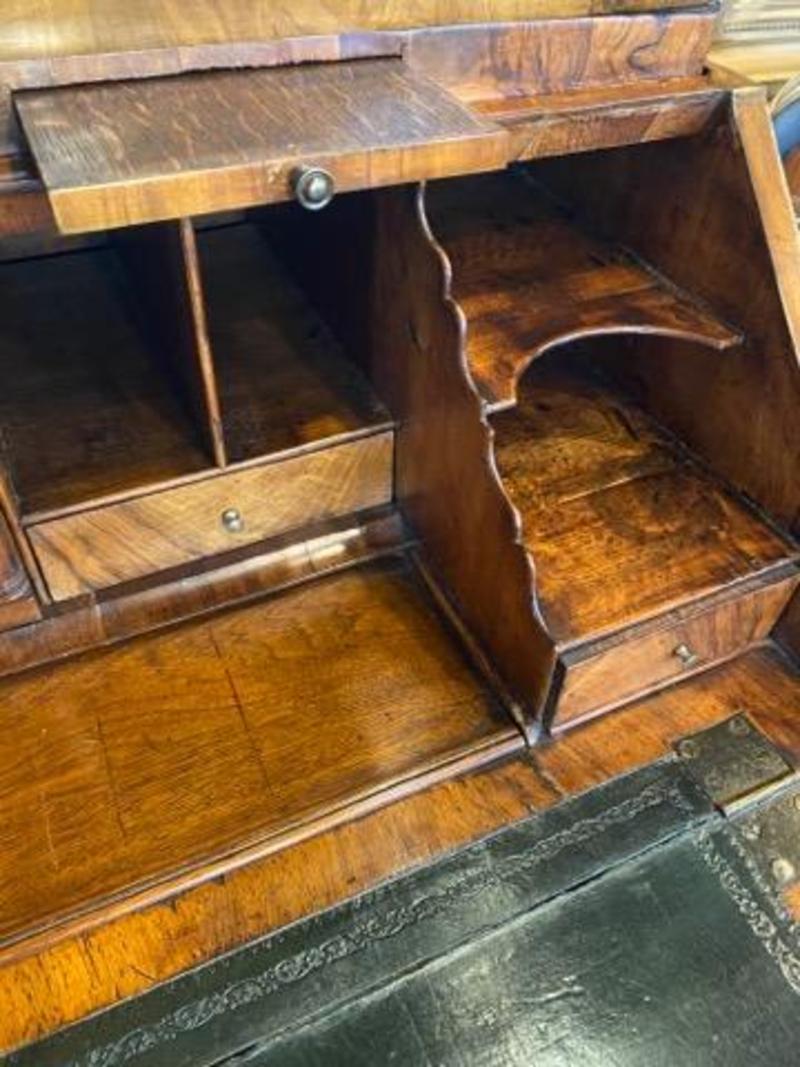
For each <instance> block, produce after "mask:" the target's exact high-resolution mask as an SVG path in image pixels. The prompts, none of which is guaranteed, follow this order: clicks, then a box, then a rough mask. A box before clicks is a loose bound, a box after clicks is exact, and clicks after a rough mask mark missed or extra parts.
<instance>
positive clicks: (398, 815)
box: [0, 756, 558, 1050]
mask: <svg viewBox="0 0 800 1067" xmlns="http://www.w3.org/2000/svg"><path fill="white" fill-rule="evenodd" d="M557 796H558V794H557V793H556V792H555V790H553V789H552V788H551V787H550V786H549V785H548V783H547V782H546V781H545V780H544V778H543V777H541V776H540V775H538V774H537V773H536V771H535V770H534V769H533V767H532V766H531V764H530V762H529V761H528V759H527V758H525V757H523V756H519V757H517V758H515V759H513V760H512V761H510V762H504V763H501V764H500V765H498V766H495V767H492V768H491V769H489V770H487V771H480V772H477V773H473V774H470V775H467V776H464V777H459V778H456V779H452V780H450V781H447V782H445V783H443V784H440V785H436V786H434V787H433V788H430V789H427V790H425V791H424V792H420V793H417V794H412V795H411V796H409V797H407V798H405V799H401V800H397V801H395V802H394V803H391V804H389V805H387V806H386V807H383V808H381V809H380V810H379V811H376V812H373V813H372V814H368V815H366V816H365V817H364V818H362V819H359V820H356V821H351V822H348V823H347V824H345V825H343V826H340V827H338V828H336V829H335V830H328V831H326V832H324V833H321V834H319V835H317V836H315V837H313V838H311V839H309V840H306V841H303V842H301V843H298V844H296V845H294V846H293V847H291V848H289V849H285V850H282V851H280V852H277V853H275V854H273V855H271V856H268V857H266V858H264V859H261V860H256V861H254V862H252V863H251V864H249V865H247V866H245V867H242V868H241V869H240V870H238V871H235V872H231V873H230V874H229V875H228V876H227V877H226V878H224V879H223V878H221V879H216V880H213V881H206V882H204V883H203V884H202V885H199V886H193V887H189V888H187V889H186V890H184V891H183V892H180V893H178V894H176V895H174V896H173V897H171V898H170V899H169V900H167V901H164V903H163V904H161V905H157V906H155V907H151V908H149V909H147V910H141V909H140V910H137V911H134V912H132V913H130V914H128V915H125V916H122V917H118V918H116V919H109V921H107V922H106V923H104V924H103V925H102V926H99V927H98V928H96V929H94V930H90V931H88V932H85V933H83V934H82V935H80V936H69V937H63V936H62V937H60V938H59V937H57V936H56V932H55V931H54V936H53V938H52V940H51V943H50V944H49V945H44V946H39V948H38V950H37V949H36V948H35V946H34V945H33V944H32V943H20V944H19V945H18V946H16V955H17V957H18V958H17V959H13V957H12V953H11V950H10V949H7V950H6V951H5V952H3V953H2V955H1V956H0V1004H2V1007H3V1010H2V1011H1V1012H0V1049H2V1050H7V1049H9V1048H12V1047H13V1046H15V1045H17V1044H20V1043H22V1042H26V1041H29V1040H32V1039H34V1038H35V1037H36V1036H38V1035H41V1034H43V1033H47V1032H48V1031H51V1030H54V1029H57V1028H60V1027H62V1026H65V1025H68V1024H69V1023H70V1022H74V1021H76V1020H77V1019H79V1018H81V1017H83V1016H85V1015H87V1014H89V1013H91V1012H92V1011H95V1010H97V1009H98V1008H101V1007H105V1006H107V1005H109V1004H111V1003H114V1002H115V1001H117V1000H118V999H119V998H121V997H126V996H134V995H136V994H137V993H141V992H143V991H145V990H146V989H148V988H150V987H151V986H152V985H153V984H154V982H158V981H164V980H165V979H167V978H169V977H171V976H173V975H175V974H178V973H180V972H181V971H184V970H187V969H189V968H191V967H193V966H196V965H197V964H199V963H201V962H203V961H205V960H206V959H209V958H211V957H213V956H215V955H217V954H218V953H221V952H224V951H226V950H228V949H232V948H235V947H237V946H238V945H241V944H244V943H245V942H247V941H248V940H249V939H251V938H255V937H259V936H261V935H262V934H264V933H266V932H268V931H270V930H273V929H275V928H278V927H282V926H285V925H286V924H288V923H290V922H292V921H293V920H294V919H297V918H300V917H302V916H304V915H308V914H309V913H312V912H314V911H317V910H318V909H321V908H325V907H328V906H332V905H334V904H336V903H338V901H339V900H341V899H342V898H344V897H350V896H352V895H354V894H356V893H358V892H360V891H362V890H365V889H367V888H369V887H370V886H373V885H375V884H376V883H379V882H381V881H384V880H385V879H387V878H389V877H391V876H392V875H393V874H394V873H395V872H400V871H403V870H407V869H409V868H412V867H414V866H416V865H417V864H422V863H425V862H427V861H430V860H432V859H434V858H435V857H437V856H438V855H440V854H441V853H443V852H447V851H449V850H450V849H452V848H455V847H458V846H459V845H461V844H464V843H466V842H468V841H472V840H474V839H475V838H478V837H480V836H481V835H483V834H487V833H490V832H491V831H493V830H495V829H497V828H499V827H500V826H503V825H505V824H507V823H509V822H513V821H515V820H518V819H520V818H523V817H524V816H526V815H528V814H530V813H531V812H533V811H535V810H537V809H540V808H543V807H545V806H547V805H549V804H550V803H552V801H553V799H554V798H555V797H557ZM167 946H168V950H166V947H167Z"/></svg>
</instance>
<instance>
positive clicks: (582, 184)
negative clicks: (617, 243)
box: [537, 88, 800, 529]
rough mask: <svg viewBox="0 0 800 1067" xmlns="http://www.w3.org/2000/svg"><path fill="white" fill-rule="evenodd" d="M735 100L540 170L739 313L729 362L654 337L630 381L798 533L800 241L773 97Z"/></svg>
mask: <svg viewBox="0 0 800 1067" xmlns="http://www.w3.org/2000/svg"><path fill="white" fill-rule="evenodd" d="M731 100H732V103H731V105H730V106H729V109H728V110H727V112H726V114H725V115H723V116H722V117H721V119H720V121H719V122H718V123H715V124H713V125H712V127H711V128H710V129H709V130H708V131H707V133H706V134H704V135H701V136H700V137H695V138H688V139H686V140H683V141H675V142H671V143H670V144H669V145H668V146H665V145H660V144H650V145H641V146H638V147H633V148H623V149H620V151H619V152H613V153H606V154H601V153H598V154H593V153H592V154H590V155H588V156H576V157H573V158H572V159H570V161H569V165H568V166H565V165H564V164H562V163H561V162H559V161H541V162H540V163H539V164H537V168H538V169H537V174H538V176H539V177H540V179H541V180H544V181H547V182H548V183H549V184H550V185H551V187H552V188H553V190H554V191H555V192H556V193H558V194H559V195H561V196H563V197H566V198H568V199H570V200H571V201H572V202H573V204H574V206H575V207H576V208H577V209H578V210H579V211H580V212H581V213H582V214H583V215H585V216H587V217H591V218H592V220H593V222H594V224H595V225H597V226H599V227H601V228H603V229H604V230H606V231H607V232H610V233H613V234H614V235H615V237H616V238H617V239H619V240H621V241H623V242H624V243H625V244H627V245H629V246H630V247H632V248H633V249H634V250H635V251H636V252H637V253H639V254H640V255H642V256H644V257H645V258H646V259H647V260H648V262H650V263H652V264H653V265H654V266H655V267H656V268H657V269H659V270H661V271H664V272H665V273H666V274H667V275H668V276H669V277H670V278H671V280H672V281H674V282H675V283H676V284H678V285H681V286H683V287H685V288H687V289H689V290H690V291H691V292H692V293H694V294H697V295H698V296H699V297H701V298H702V299H704V300H706V301H708V302H709V303H711V304H712V305H713V307H714V308H715V310H716V311H717V312H718V313H719V314H720V315H722V316H723V317H728V316H733V317H734V318H735V321H736V323H737V325H738V326H740V327H741V328H742V330H743V331H744V334H745V336H746V338H747V343H746V344H745V345H743V346H742V347H741V348H739V349H737V350H735V351H731V352H729V353H728V354H727V355H726V357H725V359H719V358H718V357H717V356H715V355H714V354H713V353H707V352H703V351H702V350H699V349H698V350H697V351H696V353H694V354H693V356H692V358H691V361H687V360H686V358H685V353H684V351H683V350H682V349H680V348H679V347H678V346H675V345H673V344H672V343H671V342H669V341H667V340H664V339H659V338H652V339H647V340H641V341H638V340H637V348H636V352H635V353H632V354H630V355H629V356H628V357H627V358H626V359H625V360H624V361H621V365H620V366H619V373H620V376H621V377H622V378H623V380H624V381H625V382H626V383H627V384H628V386H629V387H631V388H634V387H635V388H637V389H638V392H639V395H640V396H641V397H642V400H643V403H644V404H645V406H647V408H648V409H649V410H651V411H653V413H654V414H655V415H656V416H657V417H658V418H659V419H660V420H661V421H662V422H663V423H664V424H665V425H667V426H668V427H669V428H670V429H671V430H672V431H673V432H675V433H676V434H677V435H678V436H679V437H680V438H681V439H682V440H684V441H685V442H686V443H687V444H688V445H689V446H690V447H691V448H693V449H694V450H695V451H696V452H697V453H698V454H699V455H700V456H702V457H703V458H704V459H705V460H706V461H707V462H708V463H709V464H710V465H711V466H713V467H714V469H715V470H717V471H719V472H720V473H721V474H722V475H723V476H724V477H725V478H726V479H728V480H729V481H731V482H732V483H733V484H734V485H736V486H738V487H739V488H740V489H742V490H744V491H745V492H746V493H747V494H748V495H749V496H750V497H751V498H752V499H753V500H755V501H757V502H758V503H759V504H760V506H761V507H762V508H764V510H765V511H766V512H768V513H769V514H770V515H772V517H773V518H774V519H776V520H777V521H778V522H780V523H782V524H783V525H784V526H786V527H787V528H790V529H791V528H793V527H794V528H795V529H798V528H800V527H798V522H800V496H799V495H798V478H797V471H798V469H800V432H798V427H799V426H800V424H799V423H798V419H797V412H798V410H800V364H799V363H798V356H797V352H798V351H800V242H799V241H798V235H797V227H796V223H795V218H794V213H793V210H792V204H791V198H790V196H789V193H788V190H787V187H786V180H785V177H784V175H783V171H782V169H781V163H780V159H779V157H778V153H777V148H776V145H775V139H774V134H773V132H772V127H771V123H770V117H769V113H768V110H767V107H766V104H765V101H764V98H763V94H762V92H761V90H758V89H752V88H750V89H736V90H734V91H733V93H732V97H731ZM733 234H736V239H735V240H733V239H732V235H733ZM744 293H746V294H747V299H746V300H745V299H743V294H744ZM710 397H713V404H712V403H709V401H708V398H710Z"/></svg>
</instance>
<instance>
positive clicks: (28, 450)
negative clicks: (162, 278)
mask: <svg viewBox="0 0 800 1067" xmlns="http://www.w3.org/2000/svg"><path fill="white" fill-rule="evenodd" d="M134 295H135V294H133V293H132V290H131V286H130V279H128V278H126V276H125V275H124V274H123V272H122V271H121V269H120V266H119V263H118V262H117V261H116V259H115V257H114V254H113V253H112V252H111V251H110V250H109V249H94V250H90V251H85V252H75V253H74V254H67V255H53V256H50V257H46V258H43V259H31V260H21V261H16V262H7V263H2V264H0V318H2V322H3V330H2V336H1V337H0V367H1V368H2V376H3V383H4V387H3V390H2V395H0V425H2V427H3V434H4V440H5V447H6V460H7V462H8V464H9V468H10V472H11V475H12V478H13V481H14V486H15V489H16V492H17V494H18V496H19V500H20V508H21V510H22V512H23V513H24V514H32V513H36V512H42V511H52V510H58V509H60V508H63V507H65V506H69V505H74V504H79V503H82V502H84V501H87V500H91V499H96V498H98V497H102V496H105V495H108V494H113V493H117V492H122V491H125V490H130V489H134V488H141V487H143V486H146V485H148V484H153V483H156V484H157V483H158V482H162V481H167V480H169V479H170V478H172V477H175V476H179V475H184V474H189V473H192V472H197V471H200V470H202V469H204V468H207V467H209V466H210V465H211V462H212V461H211V457H210V455H207V454H206V452H205V451H204V449H203V447H202V444H201V438H200V434H199V432H198V431H197V429H196V428H195V426H194V425H193V423H192V421H191V419H190V417H189V414H188V410H185V409H184V407H183V405H182V403H181V401H180V399H179V392H178V390H177V389H176V388H175V385H176V383H175V382H173V381H171V380H170V379H169V377H167V376H165V373H164V360H165V356H164V355H163V354H162V353H159V351H158V348H157V345H155V344H154V343H153V339H152V338H151V337H150V336H148V334H147V332H146V330H145V329H143V326H142V323H141V320H140V318H139V317H138V316H137V313H136V307H135V304H133V303H132V298H133V296H134Z"/></svg>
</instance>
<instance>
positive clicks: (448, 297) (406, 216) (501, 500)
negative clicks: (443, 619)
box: [372, 190, 554, 731]
mask: <svg viewBox="0 0 800 1067" xmlns="http://www.w3.org/2000/svg"><path fill="white" fill-rule="evenodd" d="M375 255H376V260H375V263H374V264H373V267H372V269H373V271H374V272H375V280H374V283H373V286H374V306H373V307H374V310H373V329H374V337H375V344H374V345H373V353H374V363H373V374H374V379H375V382H376V385H377V387H378V389H379V391H382V394H383V395H384V396H385V398H386V401H387V403H388V405H389V407H390V408H391V409H392V411H393V413H394V415H395V417H396V418H397V419H398V431H397V446H396V493H397V499H398V501H399V503H400V505H401V506H402V507H403V509H404V511H405V512H406V513H407V515H408V517H409V519H410V521H411V523H412V525H413V527H414V528H415V530H416V531H417V532H418V533H419V535H420V537H421V539H422V542H423V544H424V551H425V553H426V555H427V557H428V558H429V559H430V561H431V565H432V567H433V569H434V571H435V573H436V574H437V576H438V577H439V578H440V579H441V580H442V582H443V584H444V586H445V587H446V588H447V590H448V592H449V594H450V596H451V597H452V598H453V602H454V605H455V607H456V610H457V611H458V613H459V614H460V616H461V618H462V619H463V621H464V623H465V625H466V627H467V628H468V629H469V630H470V632H471V633H472V634H473V636H474V637H475V638H476V639H477V641H478V642H479V643H480V644H481V645H482V647H483V649H484V651H485V652H486V653H487V655H488V656H489V658H490V660H491V661H492V663H493V665H494V667H495V669H496V670H497V672H498V674H499V676H500V677H501V678H503V680H504V681H505V683H506V684H507V685H508V687H509V689H510V691H511V693H512V695H513V699H514V701H515V706H516V714H517V716H518V718H519V719H520V720H521V721H522V722H523V723H524V724H525V729H526V730H528V731H530V730H531V729H532V728H533V727H532V723H533V720H534V717H535V714H536V711H537V710H538V708H539V707H540V706H541V705H542V702H543V701H544V698H545V695H546V693H547V689H548V686H549V682H550V675H551V672H552V669H553V664H554V657H553V650H552V644H551V641H550V639H549V638H548V636H547V634H546V633H545V631H544V628H543V626H542V624H541V621H540V620H539V618H538V617H537V615H536V614H535V610H534V606H533V602H532V597H531V595H530V590H531V588H532V585H533V572H532V566H531V563H530V560H529V557H527V555H526V553H525V551H524V549H523V547H522V545H521V543H520V537H521V534H520V527H519V522H518V516H517V514H516V512H515V511H514V509H513V508H512V507H511V506H510V505H509V503H508V500H507V498H506V496H505V493H504V491H503V489H502V486H501V484H500V481H499V479H498V477H497V472H496V470H495V466H494V460H493V458H492V451H491V431H490V428H489V425H488V423H487V421H486V419H485V417H484V415H483V413H482V408H481V402H480V398H479V396H478V393H477V391H476V390H475V388H474V386H473V385H472V383H471V381H470V380H469V376H468V372H467V363H466V351H465V348H466V345H465V326H466V323H465V320H464V316H463V314H462V313H461V311H460V309H459V308H458V306H457V305H456V304H455V302H454V301H453V298H452V294H451V270H450V265H449V262H448V260H447V257H446V256H445V254H444V252H443V251H442V249H441V247H440V246H439V245H438V244H437V243H436V242H435V239H434V238H433V236H432V234H431V232H430V229H429V226H428V222H427V218H426V215H425V207H424V191H423V190H419V191H416V192H415V191H414V190H399V191H397V192H391V193H386V194H385V195H384V197H383V198H382V200H381V202H380V204H379V208H378V236H377V241H376V248H375Z"/></svg>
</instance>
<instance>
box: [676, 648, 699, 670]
mask: <svg viewBox="0 0 800 1067" xmlns="http://www.w3.org/2000/svg"><path fill="white" fill-rule="evenodd" d="M672 655H673V656H675V657H676V658H677V659H679V660H680V661H681V663H682V664H683V666H684V667H696V666H697V664H698V663H699V662H700V657H699V656H698V655H697V653H696V652H693V651H692V649H691V648H689V646H688V645H678V647H677V648H676V649H674V650H673V653H672Z"/></svg>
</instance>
